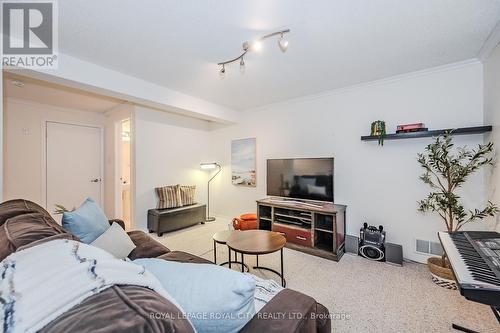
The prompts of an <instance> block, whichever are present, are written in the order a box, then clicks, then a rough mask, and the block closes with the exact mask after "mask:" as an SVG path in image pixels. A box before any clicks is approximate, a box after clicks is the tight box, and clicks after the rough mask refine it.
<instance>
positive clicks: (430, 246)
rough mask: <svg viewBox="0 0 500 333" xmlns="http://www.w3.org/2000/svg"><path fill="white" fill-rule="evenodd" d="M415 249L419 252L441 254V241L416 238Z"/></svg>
mask: <svg viewBox="0 0 500 333" xmlns="http://www.w3.org/2000/svg"><path fill="white" fill-rule="evenodd" d="M415 250H416V251H417V252H419V253H425V254H432V255H436V256H440V255H442V254H443V247H442V246H441V243H438V242H431V241H428V240H422V239H417V240H416V242H415Z"/></svg>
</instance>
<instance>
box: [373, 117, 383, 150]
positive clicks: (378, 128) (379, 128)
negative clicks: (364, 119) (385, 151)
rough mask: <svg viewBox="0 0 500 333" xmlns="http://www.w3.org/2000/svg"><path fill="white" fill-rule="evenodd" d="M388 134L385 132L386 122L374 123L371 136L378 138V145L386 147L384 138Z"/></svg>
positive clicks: (378, 121)
mask: <svg viewBox="0 0 500 333" xmlns="http://www.w3.org/2000/svg"><path fill="white" fill-rule="evenodd" d="M385 134H386V131H385V121H383V120H376V121H374V122H373V123H372V127H371V134H370V135H372V136H378V144H379V145H381V146H383V145H384V136H385Z"/></svg>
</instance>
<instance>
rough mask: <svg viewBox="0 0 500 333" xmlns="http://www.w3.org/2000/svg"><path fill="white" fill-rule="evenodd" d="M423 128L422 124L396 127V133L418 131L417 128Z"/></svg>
mask: <svg viewBox="0 0 500 333" xmlns="http://www.w3.org/2000/svg"><path fill="white" fill-rule="evenodd" d="M423 127H425V125H424V124H422V123H416V124H405V125H398V127H397V129H396V131H407V130H412V129H418V128H423Z"/></svg>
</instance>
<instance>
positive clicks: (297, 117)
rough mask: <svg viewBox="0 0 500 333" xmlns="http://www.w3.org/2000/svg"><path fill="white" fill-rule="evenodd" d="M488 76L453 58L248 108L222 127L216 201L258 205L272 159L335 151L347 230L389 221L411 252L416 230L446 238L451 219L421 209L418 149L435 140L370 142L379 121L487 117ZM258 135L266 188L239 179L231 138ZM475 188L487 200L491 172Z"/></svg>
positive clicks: (221, 205) (216, 142)
mask: <svg viewBox="0 0 500 333" xmlns="http://www.w3.org/2000/svg"><path fill="white" fill-rule="evenodd" d="M482 80H483V77H482V65H481V64H480V63H469V64H466V65H464V64H462V65H457V66H450V67H448V68H447V69H440V70H437V71H427V72H425V73H418V75H417V74H415V75H408V76H407V77H405V78H404V77H403V78H402V77H399V78H397V79H393V80H384V81H382V82H378V83H377V84H367V85H362V86H358V87H355V88H352V89H344V90H342V91H338V92H331V93H329V94H323V95H320V96H313V97H310V98H302V99H298V100H293V101H289V102H286V103H279V104H274V105H269V106H267V107H263V108H259V109H255V110H249V111H247V112H246V113H245V114H244V116H243V119H242V121H241V123H240V124H238V125H234V126H229V127H221V128H216V129H214V130H213V132H212V140H211V151H212V153H213V156H214V159H215V160H216V161H219V162H221V164H222V165H223V168H224V169H223V173H222V174H221V175H220V176H219V177H218V178H217V179H216V180H214V182H215V185H214V187H213V194H214V195H213V207H214V210H215V213H216V214H217V215H219V216H236V215H239V214H242V213H246V212H254V211H255V210H256V204H255V200H256V199H259V198H263V197H265V196H266V159H268V158H287V157H328V156H333V157H335V201H336V202H337V203H341V204H346V205H347V206H348V208H347V232H348V234H352V235H356V234H358V233H359V227H360V226H361V225H362V223H363V222H365V221H366V222H368V223H370V224H374V225H378V224H383V225H384V226H385V228H386V230H387V233H388V241H389V242H394V243H398V244H402V245H403V247H404V255H405V257H406V258H410V259H414V260H424V259H425V257H423V256H421V255H419V254H416V253H415V252H414V240H415V238H419V239H427V240H434V241H437V234H436V233H437V231H440V230H443V229H444V224H443V222H442V221H441V220H439V218H437V217H436V216H435V215H432V214H427V215H422V214H420V213H418V212H417V200H419V199H423V198H424V197H425V196H426V194H427V193H428V192H429V188H427V187H426V186H425V185H424V184H423V183H422V182H421V181H420V180H419V179H418V177H419V175H420V173H421V170H420V168H419V166H418V164H417V161H416V156H417V153H419V152H423V150H424V147H425V146H426V145H427V144H429V143H430V142H431V139H413V140H401V141H387V142H386V143H385V145H384V146H383V147H379V146H377V143H376V142H362V141H361V140H360V136H361V135H367V134H369V131H370V124H371V122H372V121H374V120H378V119H382V120H385V121H386V124H387V126H388V131H389V132H393V131H394V130H395V127H396V125H397V124H400V123H412V122H424V123H425V124H426V125H427V126H428V127H430V128H431V129H440V128H449V127H464V126H477V125H482V124H483V104H482V101H483V96H482V94H483V90H482V84H483V81H482ZM248 137H256V138H257V163H258V164H257V187H256V188H248V187H235V186H233V185H231V176H230V171H231V170H230V145H231V140H232V139H238V138H248ZM482 140H483V137H482V136H481V135H474V136H464V137H457V138H456V142H457V143H458V144H469V145H474V144H477V143H480V142H482ZM471 183H472V184H471V185H470V186H467V193H464V199H465V200H466V201H467V202H474V203H480V202H483V198H484V192H483V176H482V175H478V176H477V177H475V178H474V179H472V181H471Z"/></svg>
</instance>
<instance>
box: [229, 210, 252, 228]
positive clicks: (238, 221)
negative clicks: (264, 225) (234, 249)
mask: <svg viewBox="0 0 500 333" xmlns="http://www.w3.org/2000/svg"><path fill="white" fill-rule="evenodd" d="M233 228H234V230H253V229H257V214H243V215H241V216H240V217H235V218H234V219H233Z"/></svg>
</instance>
